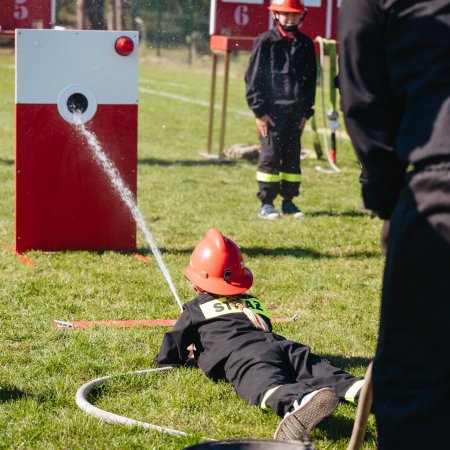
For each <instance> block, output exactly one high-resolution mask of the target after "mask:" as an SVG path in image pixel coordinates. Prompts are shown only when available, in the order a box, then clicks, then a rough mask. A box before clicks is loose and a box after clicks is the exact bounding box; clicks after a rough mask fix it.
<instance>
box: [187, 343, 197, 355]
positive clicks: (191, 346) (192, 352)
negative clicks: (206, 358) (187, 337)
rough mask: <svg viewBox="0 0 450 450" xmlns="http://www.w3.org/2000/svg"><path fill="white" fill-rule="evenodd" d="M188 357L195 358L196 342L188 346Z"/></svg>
mask: <svg viewBox="0 0 450 450" xmlns="http://www.w3.org/2000/svg"><path fill="white" fill-rule="evenodd" d="M187 350H188V357H189V358H193V357H194V351H195V344H191V345H190V346H189V347H188V348H187Z"/></svg>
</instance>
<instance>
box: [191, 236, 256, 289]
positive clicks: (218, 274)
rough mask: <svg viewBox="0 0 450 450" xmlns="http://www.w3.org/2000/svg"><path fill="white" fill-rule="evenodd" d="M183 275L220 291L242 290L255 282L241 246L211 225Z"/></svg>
mask: <svg viewBox="0 0 450 450" xmlns="http://www.w3.org/2000/svg"><path fill="white" fill-rule="evenodd" d="M184 275H185V276H186V278H187V279H188V280H189V281H190V282H192V283H193V284H194V285H195V286H198V287H199V288H201V289H202V290H204V291H207V292H210V293H212V294H217V295H236V294H241V293H242V292H245V291H246V290H248V289H250V287H251V286H252V284H253V275H252V273H251V271H250V270H249V269H247V268H246V267H245V266H244V259H243V257H242V253H241V251H240V250H239V247H238V246H237V245H236V244H235V243H234V242H233V241H232V240H231V239H229V238H227V237H225V236H223V235H222V233H221V232H220V231H219V230H217V229H216V228H210V229H209V230H208V231H207V233H206V235H205V237H204V238H203V239H202V240H201V241H200V242H199V243H198V244H197V245H196V247H195V248H194V251H193V252H192V255H191V259H190V261H189V264H188V265H187V266H186V267H185V268H184Z"/></svg>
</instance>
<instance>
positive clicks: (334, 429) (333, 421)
mask: <svg viewBox="0 0 450 450" xmlns="http://www.w3.org/2000/svg"><path fill="white" fill-rule="evenodd" d="M355 416H356V407H355ZM353 425H354V421H353V420H351V419H349V418H348V417H343V416H340V415H338V414H336V413H335V414H333V415H331V416H329V417H327V418H326V419H325V420H323V421H322V422H320V423H319V425H317V428H319V429H320V430H321V431H322V432H324V433H325V434H326V435H327V440H330V441H332V442H333V441H337V440H339V439H343V438H347V439H348V441H349V442H350V437H351V435H352V430H353ZM365 440H371V441H374V442H376V440H377V436H376V434H375V433H373V432H372V431H371V430H370V429H368V430H366V436H365Z"/></svg>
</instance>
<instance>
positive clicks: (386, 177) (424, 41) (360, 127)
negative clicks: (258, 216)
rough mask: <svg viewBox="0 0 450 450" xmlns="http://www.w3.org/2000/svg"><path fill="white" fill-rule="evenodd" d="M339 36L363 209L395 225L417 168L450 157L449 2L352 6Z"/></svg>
mask: <svg viewBox="0 0 450 450" xmlns="http://www.w3.org/2000/svg"><path fill="white" fill-rule="evenodd" d="M338 30H339V49H340V50H339V87H340V91H341V106H342V111H343V112H344V116H345V121H346V125H347V129H348V132H349V134H350V136H351V138H352V142H353V145H354V146H355V149H356V152H357V154H358V158H359V160H360V162H361V164H362V167H363V172H362V179H361V181H362V183H363V184H362V193H363V197H364V203H365V206H366V207H367V208H368V209H370V210H373V211H375V212H377V213H378V215H379V216H380V217H381V218H383V219H388V218H390V216H391V213H392V211H393V209H394V207H395V205H396V203H397V200H398V198H399V195H400V192H401V190H402V189H403V187H404V186H405V171H406V168H407V166H408V165H409V164H410V163H413V164H414V165H415V166H419V167H420V166H421V165H423V166H425V165H427V163H428V162H429V163H433V162H439V161H443V160H448V159H449V158H450V1H449V0H346V1H344V2H342V7H341V9H340V12H339V28H338Z"/></svg>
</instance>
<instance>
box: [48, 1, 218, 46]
mask: <svg viewBox="0 0 450 450" xmlns="http://www.w3.org/2000/svg"><path fill="white" fill-rule="evenodd" d="M209 3H210V2H209V0H57V2H56V7H57V20H56V22H57V23H56V24H57V25H60V26H65V27H67V28H77V29H86V30H139V31H140V33H141V40H142V41H143V42H146V43H147V44H148V45H150V46H152V47H155V48H157V49H158V48H160V47H161V46H164V47H170V46H184V45H193V46H196V47H198V48H197V49H196V50H198V51H201V48H202V47H204V45H203V46H202V44H201V43H202V42H203V44H204V43H205V42H206V47H207V42H208V22H209Z"/></svg>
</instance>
